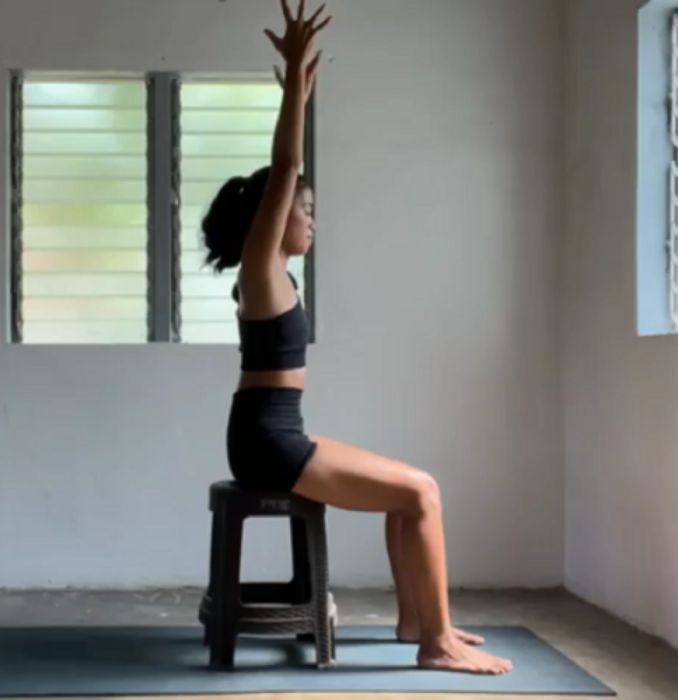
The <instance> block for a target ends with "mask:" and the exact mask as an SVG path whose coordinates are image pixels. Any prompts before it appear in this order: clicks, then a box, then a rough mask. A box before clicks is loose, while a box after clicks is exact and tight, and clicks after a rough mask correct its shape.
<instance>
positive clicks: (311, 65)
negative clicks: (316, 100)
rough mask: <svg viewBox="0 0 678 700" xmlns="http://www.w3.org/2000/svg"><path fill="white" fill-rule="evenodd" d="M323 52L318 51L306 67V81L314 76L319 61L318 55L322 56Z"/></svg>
mask: <svg viewBox="0 0 678 700" xmlns="http://www.w3.org/2000/svg"><path fill="white" fill-rule="evenodd" d="M322 52H323V50H322V49H320V51H318V53H317V54H316V55H315V57H314V58H313V60H312V61H311V62H310V63H309V64H308V65H307V66H306V79H307V80H308V79H310V78H312V77H313V75H314V74H315V72H316V70H317V68H318V61H319V60H320V55H321V54H322Z"/></svg>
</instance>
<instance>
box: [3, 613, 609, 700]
mask: <svg viewBox="0 0 678 700" xmlns="http://www.w3.org/2000/svg"><path fill="white" fill-rule="evenodd" d="M467 629H468V631H470V632H475V633H477V634H481V635H483V636H484V637H485V638H486V643H485V645H484V646H483V648H484V649H486V650H487V651H489V652H491V653H494V654H497V655H499V656H504V657H507V658H510V659H511V660H512V661H513V664H514V669H513V671H512V672H510V673H508V674H506V675H504V676H478V675H472V674H467V673H450V672H446V671H428V670H420V669H417V668H416V665H415V663H416V652H417V645H416V644H402V643H400V642H398V641H397V640H396V639H395V630H394V628H393V627H391V626H345V627H344V626H340V627H339V628H338V629H337V665H336V666H334V667H332V668H330V669H326V670H318V669H317V668H316V667H315V647H314V646H313V645H312V644H311V643H309V642H298V641H296V640H294V639H292V638H283V637H281V636H275V637H272V636H251V635H242V636H240V637H238V645H237V648H236V655H235V670H233V671H216V670H211V669H209V668H208V667H207V664H208V658H209V654H208V650H207V648H206V647H204V646H203V644H202V627H199V626H190V627H22V628H17V627H14V628H0V696H14V697H17V696H26V695H32V696H49V695H68V696H77V695H171V694H186V695H191V694H210V693H215V694H217V693H218V694H222V693H265V692H324V691H326V692H370V691H371V692H380V691H389V692H401V693H406V692H413V693H415V692H441V693H455V692H458V693H516V694H521V693H524V694H544V695H554V694H555V695H558V694H568V695H569V694H574V695H615V693H614V691H612V690H611V689H610V688H608V687H607V686H605V685H603V684H602V683H601V682H599V681H598V680H596V679H595V678H594V677H593V676H591V675H590V674H589V673H587V672H586V671H585V670H583V669H582V668H580V667H579V666H577V665H576V664H574V663H573V662H572V661H570V660H569V659H568V658H567V657H565V656H564V655H563V654H561V653H560V652H558V651H556V650H555V649H554V648H553V647H551V646H550V645H549V644H547V643H546V642H544V641H543V640H542V639H540V638H539V637H537V636H536V635H535V634H533V633H532V632H530V630H528V629H526V628H524V627H485V626H484V627H468V628H467Z"/></svg>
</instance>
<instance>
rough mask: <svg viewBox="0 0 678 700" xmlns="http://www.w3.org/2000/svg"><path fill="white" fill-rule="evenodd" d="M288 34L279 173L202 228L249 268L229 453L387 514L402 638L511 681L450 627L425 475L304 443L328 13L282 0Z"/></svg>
mask: <svg viewBox="0 0 678 700" xmlns="http://www.w3.org/2000/svg"><path fill="white" fill-rule="evenodd" d="M281 4H282V10H283V14H284V17H285V23H286V31H285V35H284V37H282V38H281V37H278V36H276V35H275V34H274V33H273V32H272V31H271V30H269V29H267V30H265V33H266V34H267V36H268V37H269V38H270V40H271V41H272V43H273V45H274V47H275V48H276V49H277V50H278V51H279V52H280V53H281V54H282V56H283V58H284V59H285V61H286V64H287V70H286V74H285V76H284V78H283V76H282V75H281V73H280V72H279V71H278V69H277V67H276V75H277V77H278V80H279V81H280V83H281V85H282V87H283V91H284V94H283V101H282V106H281V110H280V115H279V119H278V123H277V126H276V131H275V136H274V141H273V154H272V155H273V157H272V163H271V166H270V168H265V169H262V170H259V171H257V172H255V173H254V174H253V175H251V176H250V177H249V178H233V179H231V180H229V181H228V182H227V183H226V184H225V185H224V186H223V187H222V189H221V190H220V192H219V194H218V195H217V197H216V199H215V200H214V202H213V203H212V205H211V207H210V210H209V212H208V214H207V216H206V217H205V219H204V221H203V232H204V234H205V244H206V246H207V248H208V250H209V254H208V256H207V262H208V263H210V264H212V265H213V266H214V268H215V269H216V270H217V271H219V272H221V270H223V269H224V268H226V267H235V266H236V265H238V264H240V265H241V269H240V274H239V277H238V284H237V286H236V289H234V298H235V299H236V300H238V301H239V309H238V313H237V317H238V323H239V328H240V334H241V345H240V350H241V352H242V364H241V369H242V374H241V378H240V383H239V385H238V389H237V391H236V392H235V393H234V395H233V402H232V405H231V411H230V415H229V422H228V430H227V451H228V458H229V464H230V467H231V470H232V472H233V475H234V477H235V479H236V480H237V481H238V483H240V484H241V485H242V486H243V487H244V488H252V489H267V490H279V491H287V492H290V491H291V492H293V493H295V494H299V495H300V496H304V497H305V498H308V499H311V500H314V501H317V502H322V503H326V504H328V505H331V506H335V507H338V508H344V509H348V510H359V511H373V512H383V513H386V539H387V548H388V554H389V561H390V564H391V568H392V570H393V576H394V581H395V585H396V593H397V599H398V611H399V620H398V625H397V636H398V639H399V640H401V641H404V642H418V644H419V649H418V653H417V663H418V665H419V666H420V667H422V668H432V669H441V670H455V671H470V672H474V673H492V674H501V673H506V672H507V671H509V670H510V669H511V668H512V665H511V662H510V661H507V660H505V659H500V658H497V657H494V656H491V655H490V654H486V653H484V652H482V651H480V650H478V649H476V648H474V646H473V645H476V644H480V643H482V642H483V639H482V638H480V637H477V636H475V635H471V634H466V633H465V632H463V631H461V630H459V629H456V628H454V627H452V626H451V624H450V621H449V613H448V600H447V594H448V590H447V579H446V576H447V574H446V564H445V548H444V535H443V526H442V508H441V499H440V493H439V490H438V485H437V483H436V481H435V480H434V479H433V478H432V477H431V476H430V475H429V474H428V473H426V472H425V471H423V470H422V469H419V468H416V467H413V466H410V465H408V464H405V463H403V462H399V461H396V460H392V459H387V458H386V457H382V456H380V455H378V454H374V453H372V452H368V451H366V450H362V449H359V448H357V447H352V446H351V445H346V444H342V443H340V442H337V441H335V440H331V439H329V438H326V437H322V436H320V435H310V436H307V435H305V434H304V427H303V419H302V416H301V411H300V404H301V398H302V392H303V388H304V378H305V351H306V345H307V343H308V328H307V324H306V317H305V313H304V310H303V308H302V306H301V301H300V299H299V297H298V295H296V294H295V286H296V285H295V284H294V279H293V278H291V276H290V275H289V274H288V272H287V261H288V259H289V258H290V257H291V256H293V255H304V254H306V253H307V252H308V250H309V248H310V247H311V244H312V240H313V233H314V228H315V224H314V221H313V213H312V212H313V194H312V192H311V191H310V189H309V187H308V186H307V185H306V184H305V183H304V181H303V180H302V179H301V178H300V177H299V174H298V173H299V170H300V168H301V166H302V144H303V133H304V105H305V102H306V101H307V99H308V97H309V95H310V93H311V91H312V88H313V83H314V81H315V75H316V71H317V67H318V61H319V58H320V53H321V52H318V53H317V54H316V55H315V57H314V58H313V59H311V58H310V56H311V53H312V50H313V43H314V38H315V35H316V34H317V33H318V32H319V31H320V30H322V29H323V28H324V27H326V26H327V25H328V24H329V22H330V21H331V19H332V17H331V16H330V17H327V18H326V19H324V20H323V21H320V15H321V14H322V12H323V10H324V8H325V6H324V5H323V6H322V7H321V8H320V9H319V10H318V11H317V12H315V13H314V14H313V15H312V16H311V17H310V18H309V19H308V20H306V19H305V18H304V5H305V2H304V0H300V3H299V9H298V12H297V14H296V16H293V15H292V13H291V11H290V8H289V6H288V4H287V0H281Z"/></svg>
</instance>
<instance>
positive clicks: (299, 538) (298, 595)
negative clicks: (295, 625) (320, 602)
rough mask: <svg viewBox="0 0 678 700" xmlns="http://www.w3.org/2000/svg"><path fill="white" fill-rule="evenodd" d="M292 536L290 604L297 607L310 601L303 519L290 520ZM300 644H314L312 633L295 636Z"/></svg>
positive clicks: (309, 577)
mask: <svg viewBox="0 0 678 700" xmlns="http://www.w3.org/2000/svg"><path fill="white" fill-rule="evenodd" d="M290 530H291V534H292V567H293V572H294V573H293V576H292V581H291V582H290V589H291V602H292V603H294V604H296V605H299V604H301V603H306V602H307V601H309V600H310V599H311V564H310V561H309V556H308V538H307V535H306V531H307V527H306V521H305V519H304V518H300V517H296V518H294V517H293V518H290ZM297 640H298V641H300V642H315V635H314V634H313V632H300V633H298V634H297Z"/></svg>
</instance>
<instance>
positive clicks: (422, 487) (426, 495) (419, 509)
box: [406, 470, 442, 517]
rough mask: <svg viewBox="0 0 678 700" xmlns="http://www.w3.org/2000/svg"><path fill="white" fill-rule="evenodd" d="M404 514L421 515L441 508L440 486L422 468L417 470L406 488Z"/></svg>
mask: <svg viewBox="0 0 678 700" xmlns="http://www.w3.org/2000/svg"><path fill="white" fill-rule="evenodd" d="M408 496H409V498H408V499H407V508H406V510H407V513H406V515H410V516H416V517H421V516H422V515H425V514H426V513H429V512H431V511H433V510H439V509H440V508H441V505H442V504H441V497H440V487H439V485H438V482H437V481H436V479H435V477H433V476H432V475H431V474H429V473H428V472H426V471H424V470H417V471H416V473H415V474H414V475H413V477H412V479H411V483H410V486H409V490H408Z"/></svg>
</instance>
